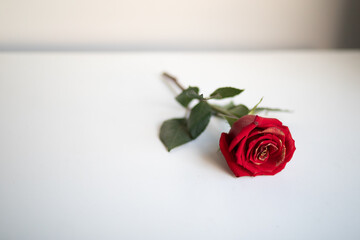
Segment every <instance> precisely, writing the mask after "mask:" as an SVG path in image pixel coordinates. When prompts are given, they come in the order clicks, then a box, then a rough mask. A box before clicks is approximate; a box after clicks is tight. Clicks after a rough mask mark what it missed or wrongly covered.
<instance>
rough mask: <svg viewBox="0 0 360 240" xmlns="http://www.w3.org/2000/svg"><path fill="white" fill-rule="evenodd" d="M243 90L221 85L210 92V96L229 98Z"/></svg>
mask: <svg viewBox="0 0 360 240" xmlns="http://www.w3.org/2000/svg"><path fill="white" fill-rule="evenodd" d="M243 91H244V90H243V89H237V88H232V87H223V88H218V89H216V90H215V91H214V92H213V93H212V94H210V97H211V98H214V99H223V98H229V97H234V96H236V95H238V94H240V93H241V92H243Z"/></svg>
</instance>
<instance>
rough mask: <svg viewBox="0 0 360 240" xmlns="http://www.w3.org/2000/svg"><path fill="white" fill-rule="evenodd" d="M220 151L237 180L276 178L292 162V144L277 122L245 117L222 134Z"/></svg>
mask: <svg viewBox="0 0 360 240" xmlns="http://www.w3.org/2000/svg"><path fill="white" fill-rule="evenodd" d="M220 150H221V152H222V154H223V155H224V157H225V159H226V161H227V163H228V165H229V167H230V169H231V171H232V172H233V173H234V174H235V176H236V177H242V176H257V175H275V174H276V173H278V172H280V171H281V170H282V169H284V167H285V165H286V164H287V163H288V162H289V161H290V159H291V158H292V156H293V154H294V151H295V141H294V140H293V138H292V136H291V134H290V131H289V129H288V127H286V126H284V125H282V123H281V122H280V121H279V120H277V119H275V118H263V117H259V116H257V115H246V116H243V117H241V118H240V119H239V120H237V121H236V122H235V123H234V124H233V126H232V127H231V129H230V132H229V133H222V134H221V137H220Z"/></svg>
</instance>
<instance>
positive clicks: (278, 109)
mask: <svg viewBox="0 0 360 240" xmlns="http://www.w3.org/2000/svg"><path fill="white" fill-rule="evenodd" d="M262 111H269V112H291V111H290V110H287V109H280V108H268V107H261V108H256V109H255V113H258V112H262Z"/></svg>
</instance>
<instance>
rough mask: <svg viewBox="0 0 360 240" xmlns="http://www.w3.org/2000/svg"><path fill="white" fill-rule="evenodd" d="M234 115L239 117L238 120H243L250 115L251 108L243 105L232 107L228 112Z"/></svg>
mask: <svg viewBox="0 0 360 240" xmlns="http://www.w3.org/2000/svg"><path fill="white" fill-rule="evenodd" d="M228 111H229V112H230V113H231V114H232V115H235V116H237V117H238V118H241V117H243V116H245V115H247V114H248V113H249V111H250V110H249V108H248V107H247V106H245V105H243V104H239V105H237V106H235V107H232V108H230V109H229V110H228Z"/></svg>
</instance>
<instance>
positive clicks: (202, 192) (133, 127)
mask: <svg viewBox="0 0 360 240" xmlns="http://www.w3.org/2000/svg"><path fill="white" fill-rule="evenodd" d="M164 70H166V71H168V72H169V73H172V74H174V75H176V76H177V77H178V78H179V80H180V81H181V82H182V83H183V84H184V85H195V86H199V87H200V88H201V89H202V90H203V91H202V92H204V93H205V94H209V93H211V92H212V91H213V90H214V89H216V88H217V87H222V86H234V87H239V88H245V89H246V91H245V92H244V93H242V94H241V95H240V96H238V97H237V98H236V102H238V103H245V104H248V105H250V106H252V105H254V104H255V103H256V102H257V101H258V100H259V98H260V97H262V96H264V101H263V103H262V106H270V107H280V108H286V109H292V110H293V111H294V112H293V113H290V114H289V113H276V114H273V113H270V114H268V116H271V117H277V118H279V119H280V120H281V121H282V122H283V123H284V124H285V125H288V126H289V128H290V130H291V132H292V134H293V137H294V139H295V141H296V147H297V150H296V152H295V155H294V157H293V159H292V161H291V162H290V163H289V164H288V165H287V167H286V168H285V170H284V171H282V172H280V173H279V174H278V175H276V176H259V177H255V178H251V177H244V178H235V177H234V176H233V174H232V173H231V172H230V170H229V169H228V167H227V165H226V163H225V160H224V159H223V158H222V156H221V154H220V153H219V152H218V149H219V148H218V141H219V136H220V133H221V132H223V131H228V129H229V128H228V126H227V125H226V124H225V123H223V122H221V121H219V120H215V119H214V120H212V121H211V122H210V125H209V127H208V129H207V130H206V132H204V133H203V134H202V135H201V136H200V137H199V138H198V139H197V140H196V141H194V142H191V143H189V144H186V145H184V146H183V147H180V148H178V149H174V150H173V151H172V152H171V153H168V152H167V151H166V150H165V147H164V146H163V145H162V143H161V142H160V141H159V139H158V131H159V127H160V124H161V123H162V121H164V120H166V119H168V118H173V117H182V116H183V115H184V110H183V109H182V108H181V107H180V106H179V105H178V104H177V103H176V102H175V100H173V98H174V90H175V91H176V89H175V88H171V87H169V86H168V85H167V84H166V82H165V81H164V80H163V79H162V78H161V77H160V74H161V72H162V71H164ZM223 103H226V101H225V100H224V101H223ZM359 104H360V51H346V52H336V51H308V52H301V51H292V52H291V51H289V52H271V51H269V52H244V53H241V52H239V53H151V52H150V53H6V52H4V53H1V54H0V239H3V240H7V239H11V240H13V239H21V240H23V239H26V240H27V239H34V240H42V239H44V240H45V239H52V240H56V239H62V240H63V239H86V240H89V239H360V227H359V225H360V173H359V169H360V153H359V143H360V141H359V133H360V123H359V120H360V108H359V106H358V105H359Z"/></svg>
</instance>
